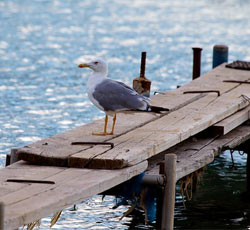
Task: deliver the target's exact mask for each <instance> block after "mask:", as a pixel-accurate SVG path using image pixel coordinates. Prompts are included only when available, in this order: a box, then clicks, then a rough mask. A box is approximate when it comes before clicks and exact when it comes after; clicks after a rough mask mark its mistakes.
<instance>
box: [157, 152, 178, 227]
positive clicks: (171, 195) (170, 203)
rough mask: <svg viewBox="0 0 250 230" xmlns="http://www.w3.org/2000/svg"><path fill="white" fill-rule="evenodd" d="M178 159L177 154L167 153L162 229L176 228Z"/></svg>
mask: <svg viewBox="0 0 250 230" xmlns="http://www.w3.org/2000/svg"><path fill="white" fill-rule="evenodd" d="M176 160H177V156H176V155H175V154H166V155H165V176H166V180H167V183H166V185H165V188H164V192H163V207H162V220H161V229H162V230H172V229H173V228H174V206H175V186H176Z"/></svg>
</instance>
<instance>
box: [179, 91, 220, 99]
mask: <svg viewBox="0 0 250 230" xmlns="http://www.w3.org/2000/svg"><path fill="white" fill-rule="evenodd" d="M188 93H217V94H218V97H219V96H220V91H219V90H190V91H184V92H183V94H188Z"/></svg>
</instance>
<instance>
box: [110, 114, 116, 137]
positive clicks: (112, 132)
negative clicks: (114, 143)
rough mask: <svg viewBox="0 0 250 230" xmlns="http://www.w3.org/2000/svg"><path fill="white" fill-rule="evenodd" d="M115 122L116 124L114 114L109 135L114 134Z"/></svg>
mask: <svg viewBox="0 0 250 230" xmlns="http://www.w3.org/2000/svg"><path fill="white" fill-rule="evenodd" d="M115 122H116V114H115V116H114V117H113V124H112V130H111V133H110V135H113V134H114V130H115Z"/></svg>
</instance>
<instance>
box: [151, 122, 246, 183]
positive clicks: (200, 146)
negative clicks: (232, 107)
mask: <svg viewBox="0 0 250 230" xmlns="http://www.w3.org/2000/svg"><path fill="white" fill-rule="evenodd" d="M249 139H250V126H248V125H242V126H239V127H237V128H236V129H234V130H233V131H231V132H230V133H228V134H226V135H225V136H212V137H211V136H210V137H209V136H207V137H204V136H200V135H198V136H195V137H191V138H189V139H187V140H186V141H184V142H182V143H179V144H177V145H175V146H173V147H172V148H170V149H168V150H167V151H164V152H162V153H160V154H158V155H157V156H154V157H152V158H151V159H149V168H148V170H147V173H148V174H158V172H159V166H158V165H157V164H158V163H159V162H160V161H162V162H163V161H164V156H165V154H168V153H173V152H174V153H175V154H176V155H177V166H176V180H179V179H181V178H182V177H184V176H186V175H189V174H190V173H192V172H195V171H196V170H198V169H200V168H202V167H204V166H206V165H207V164H209V163H211V162H213V160H214V157H216V156H217V155H219V154H220V153H222V152H224V151H225V150H227V149H229V148H235V147H236V146H238V145H240V144H242V143H244V142H245V141H247V140H249Z"/></svg>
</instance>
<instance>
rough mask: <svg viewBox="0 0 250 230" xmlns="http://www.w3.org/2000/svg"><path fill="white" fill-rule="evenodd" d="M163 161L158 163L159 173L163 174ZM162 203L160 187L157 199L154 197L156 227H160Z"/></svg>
mask: <svg viewBox="0 0 250 230" xmlns="http://www.w3.org/2000/svg"><path fill="white" fill-rule="evenodd" d="M164 165H165V164H164V162H160V164H159V174H160V175H163V174H165V173H164ZM162 204H163V189H162V187H158V188H157V199H156V229H161V221H162V207H163V206H162Z"/></svg>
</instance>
